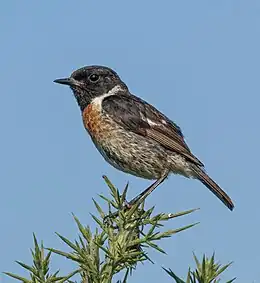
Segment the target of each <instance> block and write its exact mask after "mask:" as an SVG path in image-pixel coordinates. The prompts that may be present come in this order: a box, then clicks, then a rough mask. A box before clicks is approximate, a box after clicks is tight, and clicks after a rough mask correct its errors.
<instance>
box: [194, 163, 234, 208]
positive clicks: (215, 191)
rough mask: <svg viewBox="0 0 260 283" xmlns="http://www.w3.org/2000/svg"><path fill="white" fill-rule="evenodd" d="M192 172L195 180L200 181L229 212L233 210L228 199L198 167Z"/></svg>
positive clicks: (232, 205)
mask: <svg viewBox="0 0 260 283" xmlns="http://www.w3.org/2000/svg"><path fill="white" fill-rule="evenodd" d="M194 171H195V173H196V175H197V179H198V180H200V181H201V183H203V184H204V185H205V186H206V187H207V188H208V189H209V190H210V191H211V192H212V193H213V194H214V195H215V196H217V197H218V198H219V199H220V200H221V201H222V202H223V203H224V204H225V205H226V206H227V207H228V208H229V209H230V210H233V208H234V204H233V202H232V200H231V199H230V197H229V196H228V195H227V194H226V193H225V192H224V191H223V190H222V189H221V188H220V187H219V186H218V185H217V184H216V183H215V182H214V181H213V180H212V179H211V178H210V177H209V176H208V175H207V174H206V173H205V172H204V171H203V170H202V169H201V168H199V167H197V166H196V168H194Z"/></svg>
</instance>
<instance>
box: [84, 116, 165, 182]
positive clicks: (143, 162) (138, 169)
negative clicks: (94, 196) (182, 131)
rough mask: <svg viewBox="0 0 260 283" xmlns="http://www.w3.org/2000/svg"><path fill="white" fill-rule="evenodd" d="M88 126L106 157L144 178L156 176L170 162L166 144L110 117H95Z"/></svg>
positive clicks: (123, 168) (98, 147)
mask: <svg viewBox="0 0 260 283" xmlns="http://www.w3.org/2000/svg"><path fill="white" fill-rule="evenodd" d="M84 124H85V123H84ZM85 127H86V124H85ZM86 129H87V130H88V132H89V134H90V136H91V138H92V140H93V142H94V144H95V146H96V147H97V149H98V150H99V152H100V153H101V154H102V156H103V157H104V158H105V160H106V161H107V162H108V163H110V164H111V165H112V166H113V167H115V168H117V169H118V170H121V171H123V172H126V173H129V174H132V175H135V176H138V177H142V178H145V179H157V178H159V177H160V176H161V175H162V174H163V172H164V171H165V168H167V166H169V165H168V162H167V154H166V151H165V149H164V148H163V147H161V146H160V145H159V144H157V143H156V142H154V141H153V140H150V139H146V138H145V137H142V136H140V135H138V134H135V133H133V132H130V131H127V130H126V129H124V128H123V127H121V126H119V125H118V124H117V123H115V122H114V121H112V120H111V119H110V118H109V117H104V116H103V117H99V118H98V119H96V121H94V120H93V119H92V121H91V123H88V125H87V127H86Z"/></svg>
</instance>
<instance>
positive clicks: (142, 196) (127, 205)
mask: <svg viewBox="0 0 260 283" xmlns="http://www.w3.org/2000/svg"><path fill="white" fill-rule="evenodd" d="M168 175H169V171H168V170H167V171H165V172H164V173H163V174H162V176H161V177H160V178H159V179H157V180H156V181H155V182H154V183H153V184H152V185H150V186H149V187H148V188H147V189H145V190H144V191H142V192H141V193H140V194H139V195H137V196H136V197H135V198H133V199H132V200H131V201H129V202H128V201H127V200H126V199H125V200H124V209H130V208H131V207H132V206H133V205H134V204H136V203H137V202H138V203H141V202H142V201H143V200H144V199H146V198H147V197H148V196H149V195H150V194H151V193H152V192H153V191H154V190H155V189H156V188H157V187H158V186H159V185H160V184H161V183H162V182H163V181H164V180H165V179H166V178H167V177H168ZM117 216H118V211H116V212H114V213H112V214H110V215H107V216H105V218H104V223H107V220H109V219H111V218H116V217H117Z"/></svg>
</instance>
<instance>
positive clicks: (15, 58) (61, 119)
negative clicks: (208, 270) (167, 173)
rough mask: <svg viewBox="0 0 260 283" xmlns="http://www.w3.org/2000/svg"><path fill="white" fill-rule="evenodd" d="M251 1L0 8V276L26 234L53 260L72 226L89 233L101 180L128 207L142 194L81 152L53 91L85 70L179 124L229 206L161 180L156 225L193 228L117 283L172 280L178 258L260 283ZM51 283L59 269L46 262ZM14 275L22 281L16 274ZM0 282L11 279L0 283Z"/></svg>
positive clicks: (77, 129) (63, 91)
mask: <svg viewBox="0 0 260 283" xmlns="http://www.w3.org/2000/svg"><path fill="white" fill-rule="evenodd" d="M259 13H260V2H259V1H256V0H255V1H252V0H247V1H240V0H233V1H231V0H230V1H226V0H219V1H173V0H165V1H163V2H162V1H137V0H132V1H120V0H114V1H87V0H85V1H64V0H63V1H62V0H56V1H19V0H16V1H15V0H12V1H11V0H10V1H4V2H3V3H2V4H1V9H0V33H1V47H0V50H1V55H0V56H1V64H0V73H1V96H0V128H1V142H0V156H1V161H0V185H1V205H0V223H1V233H0V254H1V256H0V270H1V271H11V272H14V273H20V272H21V269H20V268H19V266H18V265H16V264H15V263H14V261H15V260H20V261H23V262H26V263H30V262H31V258H30V251H29V248H30V247H32V233H33V232H35V233H36V235H37V237H38V238H39V239H42V240H44V243H45V245H46V246H48V247H55V248H65V247H64V245H63V244H62V243H61V242H60V241H59V240H58V239H57V237H56V236H55V234H54V232H55V231H57V232H59V233H61V234H62V235H64V236H67V237H69V238H70V239H74V238H75V237H76V233H77V232H76V227H75V224H74V222H73V220H72V217H71V212H74V213H75V214H76V215H77V216H78V217H79V218H80V219H81V220H82V222H83V223H84V224H88V223H90V224H91V225H92V226H93V222H92V220H91V219H90V216H89V212H93V211H94V206H93V204H92V200H91V198H92V197H96V196H97V194H99V193H103V194H108V189H107V187H106V185H105V184H104V182H103V180H102V178H101V176H102V175H103V174H106V175H107V176H109V178H110V179H111V181H112V182H113V183H114V184H115V185H116V186H118V187H119V188H123V187H124V185H125V184H126V182H127V181H130V196H134V195H135V194H136V193H138V192H140V191H141V189H143V188H144V187H146V186H147V185H148V184H149V182H148V181H146V180H142V179H138V178H135V177H132V176H130V175H126V174H124V173H121V172H118V171H116V169H114V168H112V167H110V165H108V164H107V163H105V161H103V159H102V157H101V156H100V155H99V153H98V152H97V150H96V149H95V148H94V146H93V145H92V143H91V141H90V138H89V137H88V135H87V133H86V132H85V130H84V128H83V125H82V122H81V117H80V112H79V109H78V107H77V105H76V102H75V100H74V98H73V96H72V93H71V92H70V90H69V88H65V87H62V86H59V85H56V84H54V83H53V82H52V81H53V80H54V79H56V78H59V77H64V76H68V75H69V74H70V73H71V72H72V71H73V70H75V69H77V68H79V67H82V66H84V65H90V64H101V65H107V66H109V67H111V68H114V69H115V70H116V71H117V72H118V73H119V74H120V76H121V78H122V79H123V80H124V81H125V82H126V83H127V84H128V86H129V88H130V90H131V91H132V92H133V93H135V94H136V95H138V96H141V97H142V98H143V99H145V100H147V101H149V102H150V103H152V104H154V105H156V107H157V108H159V109H160V110H161V111H163V112H164V113H165V114H166V115H168V116H169V117H170V118H171V119H172V120H173V121H175V122H176V123H177V124H179V125H180V126H181V128H182V130H183V132H184V135H185V137H186V140H187V143H188V144H189V146H190V147H191V149H192V150H193V152H194V154H196V155H197V156H198V157H199V158H200V159H201V160H202V161H203V162H204V163H205V165H206V169H207V172H208V173H209V174H210V175H211V176H212V177H213V178H214V179H215V180H216V181H217V182H218V183H219V184H220V185H221V186H222V187H223V188H225V190H226V191H227V192H228V193H229V194H230V196H231V197H232V199H233V201H234V202H235V205H236V207H235V210H234V211H233V212H232V213H231V212H230V211H229V210H228V209H226V207H224V206H223V205H222V204H221V203H220V202H219V201H218V199H216V198H215V197H214V196H213V195H212V194H211V193H210V192H209V191H208V190H207V189H206V188H205V187H204V186H203V185H202V184H200V183H199V182H197V181H194V180H187V179H185V178H182V177H180V176H171V177H170V178H169V179H168V181H167V182H165V183H164V184H163V185H162V186H161V187H160V188H159V189H157V191H155V192H154V193H153V195H152V196H151V197H150V198H149V200H148V202H147V205H148V206H152V205H156V210H157V212H162V211H164V212H177V211H181V210H185V209H190V208H196V207H200V208H201V210H200V211H198V212H196V213H194V214H193V215H190V216H187V217H186V218H183V219H181V220H178V221H176V222H174V221H173V222H170V223H168V224H167V225H166V227H167V228H173V227H178V226H181V225H185V224H189V223H191V222H197V221H200V225H198V226H197V227H195V228H193V229H192V230H189V231H186V232H184V233H182V234H179V235H177V236H175V237H173V238H172V239H167V240H165V241H164V242H163V243H162V246H163V247H164V248H165V250H166V251H167V252H168V255H167V256H165V255H158V254H157V253H155V252H152V253H151V257H152V258H153V259H154V261H155V262H156V263H157V265H155V266H151V264H149V263H147V264H145V265H144V266H140V267H139V268H138V269H137V271H136V272H135V274H134V276H133V277H132V278H131V279H130V280H129V282H141V280H144V278H145V280H146V281H148V280H149V281H150V282H158V280H164V281H165V282H167V280H168V282H170V279H168V278H167V275H166V274H164V272H163V271H162V270H161V268H160V266H165V267H170V268H172V269H173V270H174V271H175V272H176V273H177V274H179V275H181V276H182V275H185V274H186V271H187V269H188V266H189V265H191V264H192V263H193V260H192V252H193V251H194V252H195V253H196V254H197V255H198V256H201V255H202V254H203V253H204V252H205V253H207V254H208V255H211V253H212V252H213V251H215V252H216V257H217V259H218V260H219V261H220V262H222V263H227V262H229V261H234V263H233V266H232V267H231V268H230V270H229V271H227V272H226V273H225V276H224V278H225V279H230V278H231V277H234V276H236V277H237V278H238V279H237V282H253V280H257V278H259V275H260V271H259V261H260V246H259V238H260V229H259V225H258V224H259V213H260V206H259V198H260V191H259V183H258V182H259V179H258V174H259V171H258V170H259V158H260V154H259V143H260V134H259V116H260V115H259V103H260V99H259V91H260V86H259V70H260V69H259V66H260V55H259V50H260V17H259ZM53 268H54V269H57V268H61V270H62V271H64V272H69V271H70V270H71V269H72V265H71V263H70V262H68V261H66V260H64V259H62V258H60V257H54V258H53ZM20 274H22V275H24V273H23V272H21V273H20ZM0 280H1V281H2V282H11V279H9V278H7V277H6V276H4V275H0Z"/></svg>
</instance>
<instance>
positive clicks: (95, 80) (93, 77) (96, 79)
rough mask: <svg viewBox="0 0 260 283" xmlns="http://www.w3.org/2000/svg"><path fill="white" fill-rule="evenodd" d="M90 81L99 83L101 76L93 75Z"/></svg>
mask: <svg viewBox="0 0 260 283" xmlns="http://www.w3.org/2000/svg"><path fill="white" fill-rule="evenodd" d="M89 80H90V81H91V82H93V83H95V82H97V81H98V80H99V75H97V74H92V75H90V76H89Z"/></svg>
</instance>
